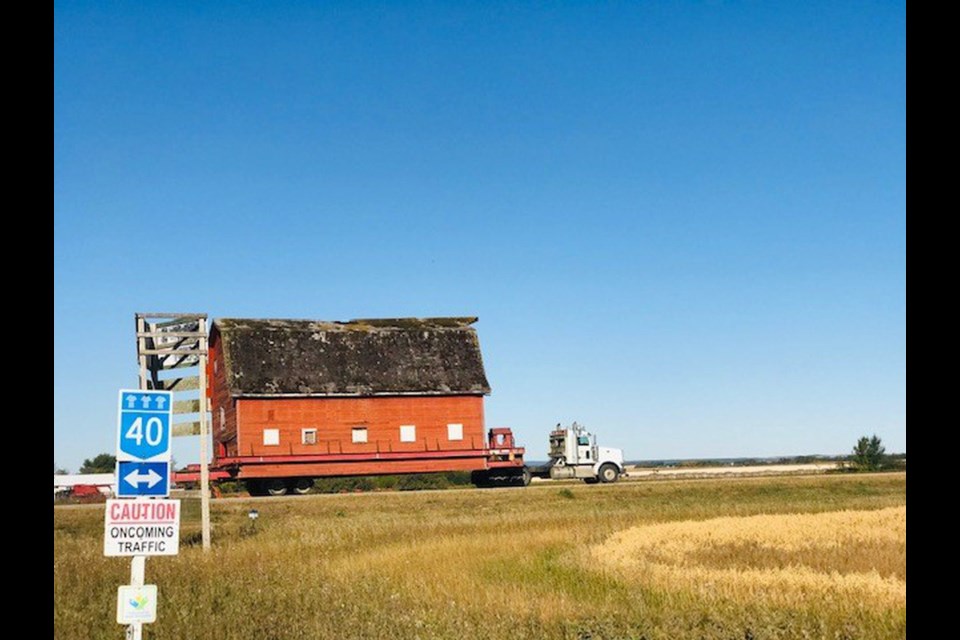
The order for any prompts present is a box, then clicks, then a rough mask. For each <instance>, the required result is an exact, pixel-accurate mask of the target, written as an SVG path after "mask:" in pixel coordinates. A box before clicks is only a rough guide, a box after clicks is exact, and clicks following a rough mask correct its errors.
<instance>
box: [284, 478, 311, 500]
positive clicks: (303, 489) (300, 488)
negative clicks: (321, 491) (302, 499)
mask: <svg viewBox="0 0 960 640" xmlns="http://www.w3.org/2000/svg"><path fill="white" fill-rule="evenodd" d="M290 488H291V489H293V492H294V493H295V494H297V495H300V496H305V495H307V494H308V493H310V489H313V478H297V479H296V480H294V481H293V482H291V483H290Z"/></svg>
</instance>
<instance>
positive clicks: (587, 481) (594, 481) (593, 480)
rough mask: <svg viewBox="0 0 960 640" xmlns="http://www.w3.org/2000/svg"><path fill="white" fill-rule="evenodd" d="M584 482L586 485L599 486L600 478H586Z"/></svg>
mask: <svg viewBox="0 0 960 640" xmlns="http://www.w3.org/2000/svg"><path fill="white" fill-rule="evenodd" d="M583 482H584V483H585V484H597V483H598V482H600V478H584V479H583Z"/></svg>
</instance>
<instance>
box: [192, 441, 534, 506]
mask: <svg viewBox="0 0 960 640" xmlns="http://www.w3.org/2000/svg"><path fill="white" fill-rule="evenodd" d="M486 444H487V446H486V447H484V448H480V449H463V450H429V449H425V450H424V451H402V452H397V451H377V452H373V453H341V452H336V451H334V452H327V453H318V454H310V455H287V454H284V455H272V456H265V455H258V456H220V457H215V458H214V460H213V462H212V464H211V465H210V480H211V482H213V483H217V482H224V481H237V480H239V481H243V483H244V484H245V485H246V487H247V490H248V491H249V492H250V495H275V496H278V495H284V494H286V493H288V492H292V493H298V494H305V493H309V491H310V489H311V487H312V486H313V482H314V480H316V479H317V478H324V477H350V476H367V475H396V474H415V473H437V472H444V471H470V472H471V482H473V483H474V484H475V485H477V486H480V487H489V486H527V485H528V484H530V472H529V470H528V469H527V468H526V467H525V466H524V462H523V456H524V453H525V450H524V448H523V447H518V446H516V444H515V443H514V440H513V433H512V431H511V430H510V429H508V428H505V427H496V428H493V429H490V430H489V432H488V437H487V443H486ZM199 479H200V465H189V466H188V467H187V468H186V469H185V470H182V471H177V472H174V474H173V480H174V483H177V484H186V483H190V484H192V483H196V482H199Z"/></svg>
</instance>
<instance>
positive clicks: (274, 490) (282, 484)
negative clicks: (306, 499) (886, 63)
mask: <svg viewBox="0 0 960 640" xmlns="http://www.w3.org/2000/svg"><path fill="white" fill-rule="evenodd" d="M263 487H264V488H265V489H266V490H267V494H269V495H271V496H285V495H287V483H286V481H284V480H283V479H282V478H272V479H270V480H266V481H264V483H263Z"/></svg>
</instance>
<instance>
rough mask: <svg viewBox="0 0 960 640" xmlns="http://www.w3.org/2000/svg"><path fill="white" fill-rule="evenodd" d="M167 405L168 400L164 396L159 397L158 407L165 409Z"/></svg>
mask: <svg viewBox="0 0 960 640" xmlns="http://www.w3.org/2000/svg"><path fill="white" fill-rule="evenodd" d="M166 403H167V399H166V398H164V397H163V396H157V407H158V408H159V409H163V405H165V404H166Z"/></svg>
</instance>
